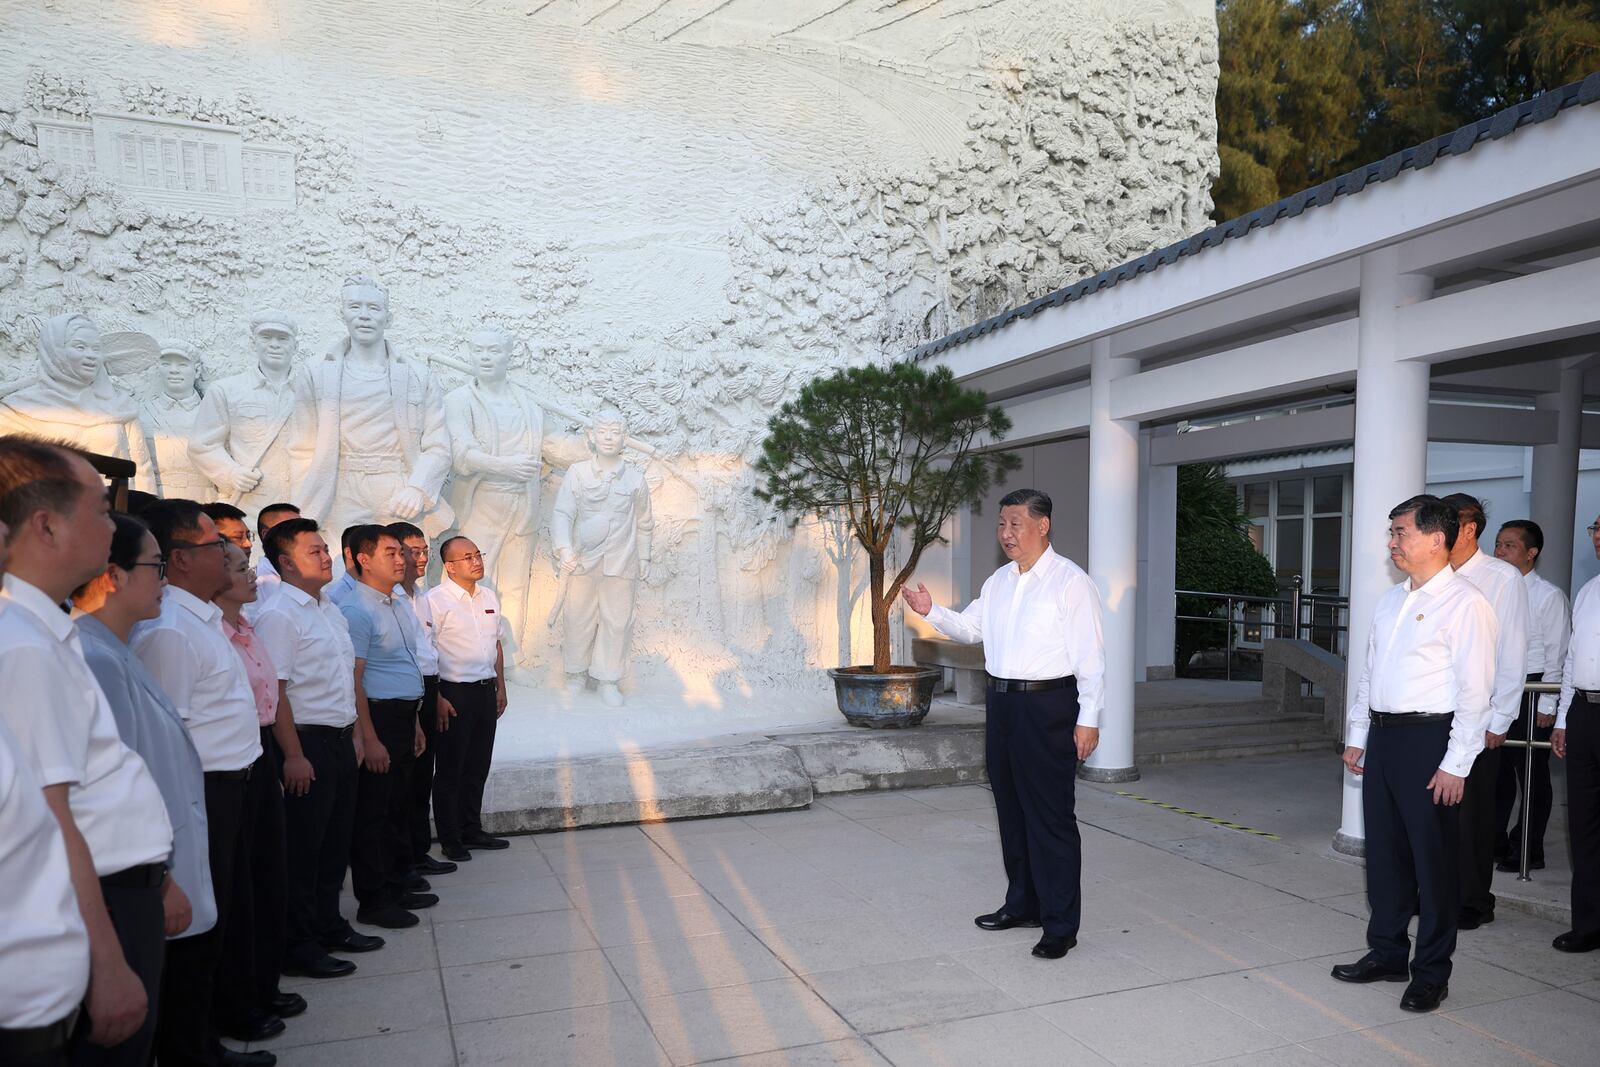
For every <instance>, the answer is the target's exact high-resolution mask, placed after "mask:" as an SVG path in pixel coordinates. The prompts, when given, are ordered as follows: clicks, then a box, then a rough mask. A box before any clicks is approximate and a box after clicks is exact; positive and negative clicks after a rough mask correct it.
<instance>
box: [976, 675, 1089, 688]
mask: <svg viewBox="0 0 1600 1067" xmlns="http://www.w3.org/2000/svg"><path fill="white" fill-rule="evenodd" d="M1072 680H1073V676H1072V675H1070V674H1069V675H1067V676H1066V677H1065V678H1043V679H1034V678H990V679H989V691H990V692H992V693H1037V692H1039V691H1040V690H1044V689H1065V688H1066V687H1067V683H1068V682H1070V681H1072Z"/></svg>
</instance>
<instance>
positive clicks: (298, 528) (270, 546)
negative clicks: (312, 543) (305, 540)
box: [261, 517, 322, 575]
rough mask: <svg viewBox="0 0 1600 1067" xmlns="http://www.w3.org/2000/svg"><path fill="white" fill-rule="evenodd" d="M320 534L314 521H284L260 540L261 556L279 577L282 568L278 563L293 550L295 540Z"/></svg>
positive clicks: (304, 519) (301, 519)
mask: <svg viewBox="0 0 1600 1067" xmlns="http://www.w3.org/2000/svg"><path fill="white" fill-rule="evenodd" d="M321 532H322V527H320V526H318V525H317V520H316V519H306V518H298V517H297V518H293V519H284V520H283V521H282V522H280V523H277V524H275V525H274V526H273V527H272V528H271V529H270V530H268V531H267V535H266V536H265V537H263V538H262V539H261V554H262V555H263V556H265V557H266V560H267V562H268V563H270V564H272V569H273V570H275V571H277V572H278V573H279V574H280V575H281V574H282V573H283V567H282V566H281V565H280V563H279V561H280V560H282V559H283V557H284V556H286V555H288V554H289V553H290V552H292V551H293V550H294V542H295V538H297V537H299V536H300V535H301V534H308V533H321Z"/></svg>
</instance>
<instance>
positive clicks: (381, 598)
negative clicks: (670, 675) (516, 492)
mask: <svg viewBox="0 0 1600 1067" xmlns="http://www.w3.org/2000/svg"><path fill="white" fill-rule="evenodd" d="M135 510H136V511H137V514H136V515H135V514H123V513H118V512H113V511H111V510H110V509H109V506H108V503H107V493H106V486H105V483H104V482H103V480H102V479H101V478H100V476H99V475H98V474H97V473H96V472H95V470H94V469H93V467H92V466H90V464H89V462H88V461H87V460H86V459H85V458H84V456H83V455H81V454H79V453H77V452H75V451H73V450H71V449H70V448H67V447H63V446H59V445H56V444H52V443H49V442H46V441H43V440H40V439H37V438H31V437H27V436H22V435H11V436H5V437H0V572H3V573H4V577H3V586H0V692H4V693H5V699H3V700H0V856H4V857H5V859H6V862H5V864H4V868H3V870H0V1063H5V1064H7V1065H13V1064H14V1065H18V1067H28V1065H34V1064H66V1063H72V1064H79V1063H85V1064H127V1065H141V1067H142V1065H146V1064H149V1063H150V1062H152V1059H156V1060H158V1061H159V1062H160V1063H161V1064H162V1067H178V1065H205V1067H213V1065H216V1064H256V1065H270V1064H271V1063H272V1062H274V1060H275V1058H274V1057H273V1056H272V1054H271V1053H270V1052H266V1051H261V1050H254V1051H250V1052H240V1051H236V1050H234V1049H231V1048H228V1047H226V1046H224V1045H223V1044H222V1042H221V1040H220V1039H221V1038H222V1037H224V1036H226V1037H231V1038H235V1039H238V1040H241V1041H246V1042H259V1041H265V1040H268V1039H270V1038H272V1037H274V1036H277V1035H278V1034H280V1033H282V1032H283V1031H284V1030H285V1028H286V1023H285V1022H284V1020H285V1019H289V1018H293V1017H294V1016H296V1015H299V1014H300V1013H302V1012H304V1011H306V1010H307V1002H306V1000H305V998H304V997H302V996H301V995H299V994H297V993H292V992H284V991H283V990H282V989H280V987H279V979H280V976H282V975H291V976H304V977H311V978H337V977H340V976H342V975H347V974H350V973H352V972H353V971H355V970H356V967H357V965H356V964H355V963H354V962H353V961H351V960H350V959H348V958H345V957H346V956H348V955H350V954H358V953H365V952H372V951H376V950H378V949H381V948H383V947H384V943H385V942H384V939H383V938H382V937H380V936H377V935H375V934H369V933H363V932H360V931H358V930H357V929H356V928H355V926H353V925H352V924H351V922H350V921H349V920H348V919H347V918H346V917H345V916H344V915H343V914H341V909H340V900H339V897H340V891H341V888H342V886H343V884H344V879H345V872H346V870H347V869H348V871H349V872H350V879H351V883H352V888H353V891H354V894H355V897H356V902H357V909H356V916H355V918H356V921H357V922H358V923H361V924H363V925H367V926H372V927H379V928H386V929H401V928H405V927H408V926H414V925H416V924H417V923H418V922H419V919H418V916H417V914H416V912H417V911H418V910H420V909H423V908H428V907H432V906H433V905H435V904H436V903H437V902H438V899H439V898H438V897H437V896H436V895H435V894H434V893H433V892H431V890H432V885H431V884H430V882H429V878H430V877H434V876H438V875H444V874H449V873H450V872H453V871H455V870H456V869H457V865H458V864H459V863H462V862H467V861H470V860H471V858H472V851H473V850H475V849H500V848H505V847H507V846H508V842H507V841H506V840H505V839H503V838H498V837H494V836H491V835H490V834H487V833H485V832H484V830H483V827H482V821H481V817H482V803H483V791H484V785H485V782H486V780H487V777H488V771H489V764H490V759H491V756H492V750H493V745H494V735H495V724H496V720H497V719H498V718H499V716H500V715H501V714H503V712H504V710H505V706H506V690H505V664H504V653H503V644H502V641H503V638H504V636H505V624H504V619H503V615H502V614H501V612H500V610H499V604H498V601H497V599H496V597H495V594H494V592H493V591H492V590H491V589H489V588H488V587H487V586H486V585H484V584H481V583H482V579H483V576H484V564H483V556H482V553H481V552H480V551H479V549H478V547H477V546H476V545H475V544H474V543H473V542H472V541H470V540H469V539H468V538H465V537H461V536H455V537H450V538H447V539H444V540H443V541H442V542H441V543H440V544H439V546H438V550H439V552H440V556H441V559H442V562H443V578H442V580H441V581H440V582H439V583H438V584H437V585H435V586H434V587H433V588H424V585H423V578H424V575H425V574H426V573H427V564H428V559H429V554H430V545H429V542H428V539H427V538H426V537H425V536H424V534H423V531H422V530H421V529H420V528H418V527H417V526H414V525H412V524H410V523H404V522H399V523H394V524H391V525H388V526H379V525H372V524H362V525H356V526H351V527H348V528H346V529H345V530H344V531H342V535H341V538H340V545H339V550H340V551H342V554H343V556H344V564H345V573H344V576H343V577H342V578H341V579H340V580H339V581H338V582H334V581H333V580H332V579H333V573H334V560H333V555H332V551H331V550H330V546H329V545H328V543H327V541H326V540H325V538H324V535H323V531H322V528H321V527H320V526H319V524H318V523H317V522H316V521H315V520H314V519H312V518H310V517H308V516H306V515H302V514H301V512H300V509H299V508H298V507H296V506H294V505H292V504H271V505H269V506H266V507H263V508H261V509H260V510H259V512H258V513H257V516H256V528H255V530H254V531H252V530H251V528H250V527H249V525H247V518H248V516H247V515H246V514H245V513H244V512H243V511H241V510H240V509H239V508H237V507H235V506H233V505H231V504H227V503H223V502H215V503H209V504H201V503H198V502H196V501H192V500H186V499H156V498H146V499H145V500H144V501H143V506H140V507H138V508H136V509H135ZM257 541H259V543H260V547H261V555H260V559H259V561H258V562H256V563H255V564H254V565H253V566H252V563H251V558H250V557H251V551H252V548H253V547H254V544H255V543H256V542H257ZM431 827H432V828H436V829H437V833H438V839H439V842H440V844H441V848H442V853H443V856H444V859H436V858H434V857H433V856H432V855H431V854H430V851H429V849H430V846H431V844H432V838H433V833H432V830H431Z"/></svg>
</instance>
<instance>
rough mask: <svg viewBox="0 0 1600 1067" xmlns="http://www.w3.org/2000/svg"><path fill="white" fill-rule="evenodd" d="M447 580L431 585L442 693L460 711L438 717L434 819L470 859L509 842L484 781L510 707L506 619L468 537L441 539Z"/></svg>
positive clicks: (446, 845) (449, 849)
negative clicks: (487, 802)
mask: <svg viewBox="0 0 1600 1067" xmlns="http://www.w3.org/2000/svg"><path fill="white" fill-rule="evenodd" d="M439 557H440V559H442V560H443V561H444V574H445V577H444V581H442V582H440V583H439V584H438V585H436V586H434V587H433V588H432V589H430V590H428V596H427V600H428V613H429V615H430V616H431V617H432V619H433V644H434V648H435V649H437V650H438V652H439V695H440V696H441V697H443V698H444V700H445V701H448V702H449V705H450V708H451V710H452V711H453V712H454V717H453V718H452V717H450V716H449V715H447V714H446V713H445V712H444V711H443V704H441V706H440V707H441V710H440V714H439V720H438V724H437V725H438V728H439V750H438V754H437V755H436V757H435V759H434V771H433V821H434V824H435V825H436V826H437V827H438V829H439V846H440V850H441V851H442V852H443V853H444V857H445V859H447V860H452V861H454V862H456V863H461V862H464V861H466V860H470V859H471V858H472V853H471V852H470V851H468V850H469V849H473V848H487V849H499V848H508V847H510V844H511V842H509V841H507V840H506V839H505V838H503V837H493V836H490V835H489V834H486V833H484V832H483V787H484V785H485V783H487V782H488V780H489V764H490V763H491V761H492V760H493V758H494V733H495V723H496V722H497V721H498V720H499V718H500V716H501V715H504V714H505V710H506V673H505V653H504V650H503V646H502V641H503V639H504V638H505V637H506V625H505V619H504V617H503V616H502V615H501V614H500V601H499V600H497V599H496V598H495V595H494V592H493V591H492V590H491V589H489V588H488V587H487V586H484V585H482V584H480V583H481V582H482V581H483V574H484V566H483V553H481V552H479V551H478V546H477V545H475V544H473V543H472V542H471V541H470V540H468V539H467V538H465V537H451V538H447V539H446V540H445V542H444V543H443V544H442V545H440V546H439Z"/></svg>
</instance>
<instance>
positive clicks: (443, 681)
mask: <svg viewBox="0 0 1600 1067" xmlns="http://www.w3.org/2000/svg"><path fill="white" fill-rule="evenodd" d="M496 681H498V679H496V678H495V677H493V676H492V675H491V676H490V677H488V678H479V679H477V680H475V681H471V682H452V681H451V680H450V679H448V678H441V679H439V682H440V684H442V685H494V684H495V682H496Z"/></svg>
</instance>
